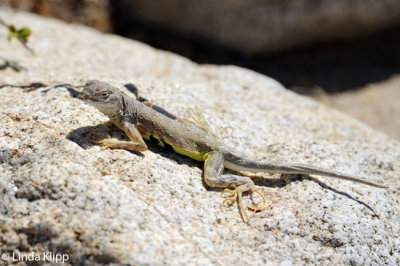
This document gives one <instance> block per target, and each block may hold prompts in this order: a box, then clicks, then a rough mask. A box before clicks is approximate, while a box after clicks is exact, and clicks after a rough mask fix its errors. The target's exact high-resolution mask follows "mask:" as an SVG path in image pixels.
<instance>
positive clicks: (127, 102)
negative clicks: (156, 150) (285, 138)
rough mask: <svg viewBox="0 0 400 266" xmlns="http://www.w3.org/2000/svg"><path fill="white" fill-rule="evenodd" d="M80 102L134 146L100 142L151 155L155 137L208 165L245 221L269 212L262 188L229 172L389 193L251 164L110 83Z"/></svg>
mask: <svg viewBox="0 0 400 266" xmlns="http://www.w3.org/2000/svg"><path fill="white" fill-rule="evenodd" d="M78 98H79V99H81V100H83V101H84V102H86V103H88V104H89V105H92V106H94V107H96V108H97V109H98V110H99V111H100V112H102V113H103V114H104V115H106V116H108V117H109V119H110V121H111V122H112V123H113V124H114V125H115V126H117V127H118V128H119V129H120V130H122V131H123V132H125V134H126V135H127V137H128V138H129V141H122V140H115V139H111V138H104V139H101V140H96V141H95V142H96V143H98V144H100V145H103V146H106V147H109V148H119V149H126V150H129V151H134V152H144V151H146V150H147V144H146V143H145V141H144V139H146V140H151V138H154V139H156V140H157V141H158V143H159V145H160V146H162V147H165V146H166V144H168V145H170V146H171V147H172V148H173V150H174V151H175V152H177V153H179V154H181V155H185V156H188V157H190V158H192V159H194V160H197V161H202V162H204V169H203V175H204V180H205V183H206V184H207V185H208V186H210V187H213V188H222V189H224V190H223V192H222V193H225V192H227V193H229V196H228V197H227V198H226V199H225V201H228V202H229V203H231V204H234V203H235V202H237V204H238V207H239V212H240V214H241V216H242V219H243V220H244V221H245V222H248V221H249V218H248V214H247V209H249V210H252V211H262V210H265V209H266V208H267V204H266V201H265V198H264V196H263V195H262V194H261V193H260V192H259V191H258V190H257V189H256V187H255V184H254V182H253V181H252V180H251V178H250V177H248V176H245V175H236V174H223V170H224V168H227V169H230V170H233V171H235V172H263V173H281V174H300V175H319V176H326V177H333V178H338V179H344V180H348V181H353V182H358V183H362V184H365V185H370V186H374V187H378V188H386V187H385V186H383V185H380V184H375V183H372V182H369V181H365V180H363V179H360V178H357V177H354V176H350V175H346V174H343V173H339V172H335V171H331V170H328V169H323V168H320V167H314V166H309V165H304V164H286V163H285V164H282V163H276V162H260V161H259V160H251V159H248V158H246V157H245V156H241V155H240V154H238V153H237V152H235V151H234V149H232V148H230V147H228V146H227V145H225V144H224V142H223V141H222V140H221V139H219V138H217V137H216V136H215V135H214V134H211V133H210V132H209V131H208V130H206V129H205V128H203V127H201V126H199V125H197V124H195V123H193V122H191V121H189V120H185V119H171V118H170V117H168V116H166V115H164V114H162V113H161V112H158V111H156V110H154V109H153V108H152V106H153V105H152V104H151V103H150V102H144V103H142V102H140V101H138V100H136V99H134V98H132V97H130V96H128V95H127V94H126V93H123V92H121V91H120V90H119V89H117V88H116V87H114V86H112V85H110V84H108V83H106V82H102V81H99V80H89V81H87V82H86V83H85V85H84V88H83V90H82V91H81V92H80V94H79V96H78ZM244 192H250V193H253V192H255V193H257V194H259V195H260V196H261V197H262V199H263V200H264V201H263V203H260V204H258V205H257V206H250V205H246V206H245V204H244V203H243V200H242V197H243V193H244ZM246 207H247V208H246Z"/></svg>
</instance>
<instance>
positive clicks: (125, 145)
mask: <svg viewBox="0 0 400 266" xmlns="http://www.w3.org/2000/svg"><path fill="white" fill-rule="evenodd" d="M113 123H114V124H115V125H116V126H117V127H118V128H120V129H121V130H123V131H124V132H125V134H126V135H127V136H128V138H129V139H130V141H123V140H116V139H111V138H110V137H108V138H105V139H101V140H96V141H95V142H96V143H97V144H100V145H103V146H106V147H109V148H112V149H124V150H129V151H135V152H138V151H140V152H143V151H146V150H147V145H146V143H145V142H144V141H143V138H142V136H141V134H140V132H139V131H138V129H137V128H136V127H135V125H134V124H132V123H129V122H125V121H123V122H121V123H116V122H113Z"/></svg>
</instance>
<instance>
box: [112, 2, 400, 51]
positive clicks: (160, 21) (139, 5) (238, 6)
mask: <svg viewBox="0 0 400 266" xmlns="http://www.w3.org/2000/svg"><path fill="white" fill-rule="evenodd" d="M115 9H116V13H117V14H118V15H117V16H116V21H118V20H119V21H121V22H122V23H123V25H122V26H124V28H125V29H127V28H129V27H128V26H127V25H130V26H131V27H135V24H137V22H138V21H143V22H145V23H152V24H153V25H154V26H158V27H162V28H164V29H166V30H170V31H172V32H179V33H181V34H187V35H191V36H197V37H199V38H203V39H204V41H205V42H207V41H212V42H217V43H220V44H223V45H225V46H227V47H231V48H235V49H238V50H242V51H245V52H255V53H257V52H258V53H259V52H266V51H276V50H282V49H285V48H289V47H292V46H296V45H301V44H307V43H311V42H315V41H323V40H332V39H340V38H345V37H350V36H356V35H360V34H363V33H368V32H373V31H376V30H378V29H382V28H384V27H387V26H390V25H393V24H399V23H400V1H398V0H384V1H383V0H381V1H376V0H335V1H330V0H323V1H321V0H278V1H277V0H263V1H260V0H225V1H224V0H219V1H198V0H158V1H147V0H136V1H129V0H121V1H118V4H116V5H115ZM129 22H130V23H131V24H129Z"/></svg>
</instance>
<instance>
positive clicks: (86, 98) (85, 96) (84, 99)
mask: <svg viewBox="0 0 400 266" xmlns="http://www.w3.org/2000/svg"><path fill="white" fill-rule="evenodd" d="M78 99H80V100H82V101H87V100H89V95H88V94H86V93H82V92H81V93H80V94H79V96H78Z"/></svg>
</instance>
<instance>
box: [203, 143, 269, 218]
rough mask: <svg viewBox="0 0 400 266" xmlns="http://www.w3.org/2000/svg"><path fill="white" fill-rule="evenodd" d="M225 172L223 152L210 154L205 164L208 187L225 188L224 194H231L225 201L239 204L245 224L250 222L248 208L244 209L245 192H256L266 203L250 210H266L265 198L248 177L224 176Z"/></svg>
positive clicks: (250, 207)
mask: <svg viewBox="0 0 400 266" xmlns="http://www.w3.org/2000/svg"><path fill="white" fill-rule="evenodd" d="M223 170H224V155H223V154H222V152H219V151H214V152H211V153H209V155H208V157H207V159H206V160H205V162H204V179H205V182H206V184H207V185H209V186H210V187H219V188H225V190H224V191H223V193H224V192H228V193H229V194H231V195H230V196H229V197H228V198H227V199H226V200H225V201H230V202H231V203H234V202H236V201H237V202H238V205H239V209H240V213H241V215H242V218H243V220H244V221H245V222H248V221H249V217H248V215H247V211H246V208H245V207H244V204H243V200H242V194H243V192H246V191H249V192H256V193H258V194H259V195H261V197H262V198H263V200H264V203H262V204H260V205H259V206H257V207H252V206H247V208H249V209H250V210H253V211H257V210H264V209H265V208H266V205H265V198H264V196H263V195H262V194H261V193H260V192H259V191H258V190H256V189H255V186H254V183H253V181H252V180H251V179H250V178H249V177H247V176H239V175H233V174H225V175H222V172H223ZM229 187H233V188H234V190H230V189H229Z"/></svg>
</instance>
